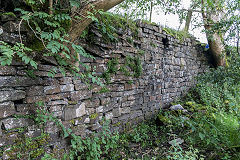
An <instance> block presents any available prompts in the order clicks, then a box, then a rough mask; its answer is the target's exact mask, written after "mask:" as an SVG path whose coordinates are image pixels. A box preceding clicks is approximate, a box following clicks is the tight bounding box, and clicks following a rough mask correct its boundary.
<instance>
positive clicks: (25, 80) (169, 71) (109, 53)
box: [0, 19, 208, 159]
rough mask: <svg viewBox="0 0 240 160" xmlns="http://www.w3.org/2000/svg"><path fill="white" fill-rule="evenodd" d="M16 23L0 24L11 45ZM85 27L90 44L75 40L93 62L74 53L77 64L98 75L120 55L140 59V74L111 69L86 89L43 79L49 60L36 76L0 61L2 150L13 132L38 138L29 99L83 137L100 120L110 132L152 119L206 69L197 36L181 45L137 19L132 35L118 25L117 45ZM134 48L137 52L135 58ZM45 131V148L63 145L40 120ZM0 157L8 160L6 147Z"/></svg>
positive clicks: (80, 83)
mask: <svg viewBox="0 0 240 160" xmlns="http://www.w3.org/2000/svg"><path fill="white" fill-rule="evenodd" d="M16 27H17V22H16V21H14V19H10V20H9V19H8V20H5V21H2V22H1V27H0V28H1V31H2V32H1V38H0V39H1V40H4V41H7V42H10V43H14V42H16V41H18V37H19V36H18V29H17V28H16ZM90 32H91V34H92V35H94V36H92V39H91V42H89V41H88V40H82V39H81V40H79V43H80V44H82V46H84V48H85V49H86V50H87V51H88V52H89V53H91V54H92V55H94V56H95V57H96V59H88V58H84V57H81V61H82V62H83V63H85V64H87V65H89V66H90V68H92V69H95V72H96V75H102V74H103V73H104V72H105V71H106V70H107V63H108V61H109V60H111V59H113V58H116V59H118V61H119V64H117V67H118V69H119V68H120V67H121V65H123V64H124V63H125V58H126V57H127V56H132V57H136V56H137V57H140V59H141V65H142V68H143V72H142V75H141V76H140V77H138V78H133V77H130V76H126V75H125V74H124V73H123V72H121V71H120V70H118V71H117V72H116V73H114V74H111V80H110V84H109V85H107V86H106V88H107V92H103V89H101V87H100V86H97V85H92V87H90V88H89V86H88V85H86V84H85V83H83V81H82V80H80V79H76V78H73V77H71V76H69V75H66V76H65V77H64V76H62V75H61V74H60V73H59V74H56V75H55V77H54V78H50V77H48V71H49V70H51V69H52V68H53V67H55V66H54V65H53V64H51V63H50V59H45V60H41V64H40V65H39V70H38V71H35V72H34V74H35V75H36V76H32V75H31V74H30V73H29V72H30V71H31V70H29V68H28V67H27V66H24V65H23V64H21V63H19V62H14V63H13V64H12V65H11V66H0V147H1V149H2V150H3V151H5V150H7V149H8V148H9V145H11V144H14V143H16V141H17V139H18V137H19V134H21V135H24V136H26V137H36V136H39V135H41V132H42V131H41V129H39V127H38V126H37V125H36V124H35V123H34V121H33V119H32V118H31V117H30V116H29V115H31V114H34V113H35V112H36V109H37V107H36V105H35V103H37V102H39V101H42V102H45V104H46V107H45V108H44V109H46V110H48V111H49V112H51V113H52V114H53V115H54V116H55V117H57V118H58V119H59V120H60V121H61V122H62V123H63V124H64V126H65V127H66V128H71V129H72V130H73V131H74V132H75V133H76V134H77V135H81V136H86V135H87V134H88V133H91V132H92V131H96V130H98V129H100V128H101V123H100V120H101V119H102V118H105V119H107V120H110V121H111V126H112V128H114V129H122V128H124V127H129V126H131V125H133V124H136V123H138V122H141V121H143V120H146V119H149V118H152V117H153V116H154V115H156V113H157V112H158V111H159V109H160V108H161V107H165V106H167V105H168V104H169V103H170V102H171V101H173V100H174V99H176V98H177V97H180V96H181V95H183V94H184V93H186V92H187V90H188V89H189V88H191V87H192V86H193V85H194V84H195V80H194V77H195V76H197V75H198V74H199V73H202V72H205V71H207V70H208V60H207V58H206V55H205V54H204V52H203V50H202V49H201V48H200V47H199V46H198V45H197V42H196V40H194V39H193V38H187V39H185V41H184V42H181V41H179V40H177V39H175V38H174V37H172V36H170V35H168V34H167V33H166V32H165V31H164V30H163V29H162V27H160V26H155V25H149V24H146V23H142V22H138V35H137V36H135V38H133V34H134V33H132V32H131V30H130V29H129V30H126V31H122V30H119V31H118V35H119V36H120V38H119V40H118V41H117V42H105V41H104V36H103V35H102V34H101V33H100V32H99V31H98V30H96V29H95V28H94V26H92V27H91V28H90ZM24 33H26V32H25V31H24V30H23V33H22V34H24ZM23 37H24V36H23ZM139 50H141V51H142V53H143V51H144V54H143V55H140V54H139V53H138V52H139ZM16 117H17V118H16ZM19 128H24V129H25V130H24V132H21V133H19V132H17V130H18V129H19ZM45 131H46V132H47V133H48V134H49V135H50V137H49V139H48V145H47V146H48V147H49V149H54V148H55V147H57V146H58V147H61V146H62V147H64V146H65V145H66V143H67V142H66V141H65V140H63V138H61V136H60V135H61V134H60V132H61V131H60V129H59V128H58V126H56V124H54V123H53V122H47V125H46V127H45ZM1 156H2V157H3V159H7V158H8V156H7V155H6V154H5V152H3V154H2V155H1V154H0V157H1Z"/></svg>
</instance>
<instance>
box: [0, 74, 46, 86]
mask: <svg viewBox="0 0 240 160" xmlns="http://www.w3.org/2000/svg"><path fill="white" fill-rule="evenodd" d="M39 84H43V81H42V79H41V78H36V79H31V78H29V77H20V76H7V77H0V87H18V86H21V87H25V86H36V85H39Z"/></svg>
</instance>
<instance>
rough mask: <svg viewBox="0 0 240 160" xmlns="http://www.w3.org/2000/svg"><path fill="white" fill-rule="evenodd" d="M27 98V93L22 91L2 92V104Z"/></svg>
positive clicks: (0, 99)
mask: <svg viewBox="0 0 240 160" xmlns="http://www.w3.org/2000/svg"><path fill="white" fill-rule="evenodd" d="M25 97H26V92H25V91H21V90H12V91H0V102H4V101H16V100H20V99H23V98H25Z"/></svg>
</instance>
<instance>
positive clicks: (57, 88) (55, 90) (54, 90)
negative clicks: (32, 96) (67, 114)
mask: <svg viewBox="0 0 240 160" xmlns="http://www.w3.org/2000/svg"><path fill="white" fill-rule="evenodd" d="M60 92H61V90H60V86H59V85H57V86H46V87H44V93H45V94H55V93H60Z"/></svg>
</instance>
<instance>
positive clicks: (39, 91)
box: [27, 86, 43, 96]
mask: <svg viewBox="0 0 240 160" xmlns="http://www.w3.org/2000/svg"><path fill="white" fill-rule="evenodd" d="M40 95H43V86H31V87H29V88H28V89H27V96H40Z"/></svg>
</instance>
